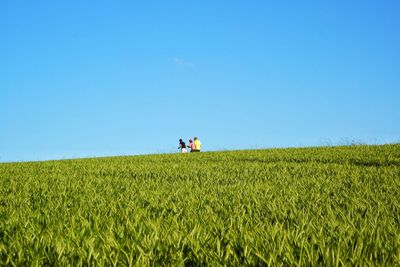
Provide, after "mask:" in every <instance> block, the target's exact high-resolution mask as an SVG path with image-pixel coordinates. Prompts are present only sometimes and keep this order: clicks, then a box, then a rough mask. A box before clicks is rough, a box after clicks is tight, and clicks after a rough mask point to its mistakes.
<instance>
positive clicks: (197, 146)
mask: <svg viewBox="0 0 400 267" xmlns="http://www.w3.org/2000/svg"><path fill="white" fill-rule="evenodd" d="M193 139H194V141H193V140H192V139H189V145H188V146H186V144H185V142H183V140H182V139H179V147H178V149H180V150H181V152H182V153H187V152H188V147H189V148H190V152H200V150H201V142H200V140H199V138H197V137H195V138H193Z"/></svg>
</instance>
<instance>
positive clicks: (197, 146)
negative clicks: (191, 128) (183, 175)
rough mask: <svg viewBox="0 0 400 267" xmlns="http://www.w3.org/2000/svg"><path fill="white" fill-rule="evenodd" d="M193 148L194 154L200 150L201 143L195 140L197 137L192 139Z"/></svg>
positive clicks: (197, 139)
mask: <svg viewBox="0 0 400 267" xmlns="http://www.w3.org/2000/svg"><path fill="white" fill-rule="evenodd" d="M194 147H195V151H194V152H200V150H201V142H200V140H199V138H197V137H195V138H194Z"/></svg>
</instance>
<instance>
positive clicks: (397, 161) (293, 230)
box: [0, 145, 400, 266]
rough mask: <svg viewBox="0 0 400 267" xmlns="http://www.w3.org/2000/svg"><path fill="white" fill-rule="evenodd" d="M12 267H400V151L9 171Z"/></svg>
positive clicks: (0, 237)
mask: <svg viewBox="0 0 400 267" xmlns="http://www.w3.org/2000/svg"><path fill="white" fill-rule="evenodd" d="M0 181H1V193H0V265H1V266H4V265H6V266H7V265H9V266H13V265H18V266H21V265H22V266H27V265H28V266H30V265H38V266H43V265H62V266H65V265H71V266H76V265H104V266H109V265H118V266H120V265H122V266H125V265H128V266H129V265H138V266H143V265H145V266H146V265H174V266H176V265H178V266H179V265H208V266H221V265H230V266H232V265H234V266H239V265H241V266H242V265H252V266H254V265H256V266H260V265H261V266H262V265H268V266H280V265H283V266H300V265H301V266H341V265H345V266H353V265H357V266H368V265H372V266H375V265H382V266H400V145H383V146H347V147H321V148H300V149H299V148H297V149H269V150H252V151H230V152H209V153H198V154H168V155H150V156H131V157H109V158H94V159H77V160H62V161H47V162H27V163H3V164H0Z"/></svg>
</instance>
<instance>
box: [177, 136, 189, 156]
mask: <svg viewBox="0 0 400 267" xmlns="http://www.w3.org/2000/svg"><path fill="white" fill-rule="evenodd" d="M178 149H180V150H181V152H182V153H186V152H187V148H186V144H185V142H183V140H182V139H179V147H178Z"/></svg>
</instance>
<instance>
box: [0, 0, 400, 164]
mask: <svg viewBox="0 0 400 267" xmlns="http://www.w3.org/2000/svg"><path fill="white" fill-rule="evenodd" d="M398 14H400V2H399V1H368V0H367V1H340V0H339V1H196V2H195V1H192V2H188V1H140V2H139V1H1V2H0V36H1V42H0V73H1V75H0V122H1V130H0V161H27V160H46V159H60V158H73V157H92V156H105V155H131V154H143V153H144V154H146V153H170V152H177V149H176V148H177V147H178V139H179V138H184V139H185V140H187V139H189V137H193V136H198V137H199V138H200V140H201V141H202V143H203V145H204V150H220V149H246V148H250V149H251V148H268V147H292V146H294V147H296V146H316V145H317V146H318V145H327V144H340V143H346V142H348V141H349V140H353V139H354V140H357V141H361V142H365V143H371V144H374V143H388V142H399V141H400V49H399V48H400V16H398Z"/></svg>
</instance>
